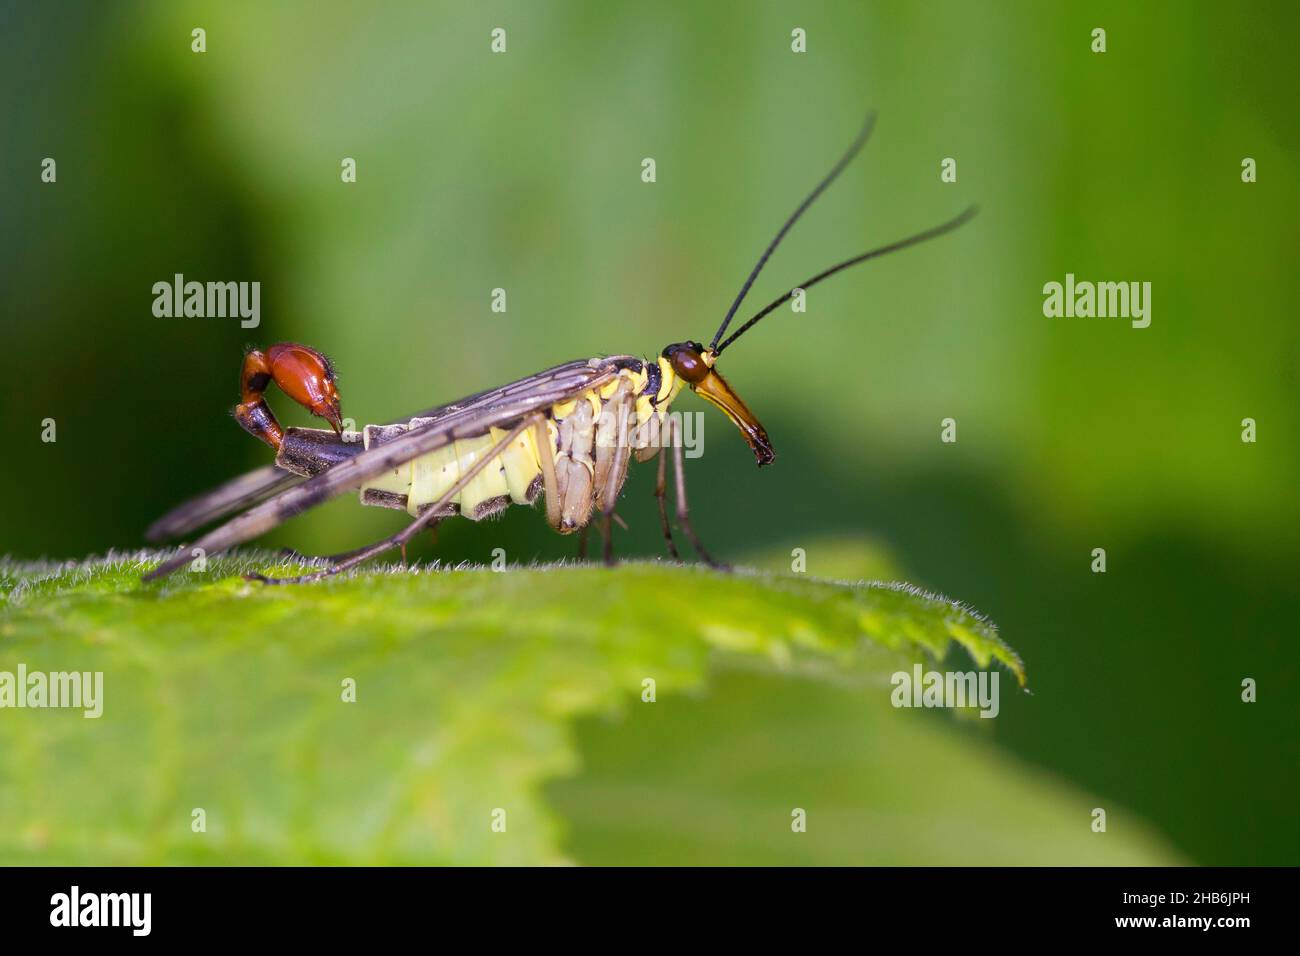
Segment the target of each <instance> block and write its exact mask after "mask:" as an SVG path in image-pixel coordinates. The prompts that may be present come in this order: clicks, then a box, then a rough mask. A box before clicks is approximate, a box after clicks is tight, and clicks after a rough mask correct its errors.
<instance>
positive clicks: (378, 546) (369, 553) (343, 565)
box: [245, 416, 545, 584]
mask: <svg viewBox="0 0 1300 956" xmlns="http://www.w3.org/2000/svg"><path fill="white" fill-rule="evenodd" d="M537 419H538V420H541V418H540V416H537ZM544 424H545V422H544V421H543V425H544ZM533 425H534V421H533V419H532V418H528V419H525V420H524V421H522V422H520V423H519V424H518V425H516V426H515V427H514V428H512V429H511V430H510V433H509V434H508V435H506V436H505V437H504V438H502V439H501V440H500V441H499V442H497V443H496V444H495V445H493V446H492V447H491V448H490V449H489V450H488V452H487V454H485V455H484V456H483V457H482V458H480V459H479V460H478V461H476V462H474V464H473V466H472V467H470V468H469V469H467V470H466V471H465V472H464V473H462V474H461V476H460V478H459V479H458V480H457V481H456V483H455V484H453V485H452V486H451V487H450V488H448V489H447V491H446V492H445V493H444V494H443V496H442V497H441V498H439V499H438V500H437V501H435V502H434V503H433V504H432V505H430V506H429V507H427V508H425V510H424V511H423V512H422V513H421V515H420V517H418V518H416V519H415V520H414V521H412V522H411V523H410V524H409V525H407V526H406V527H405V528H403V529H402V530H401V531H399V532H397V534H394V535H391V536H390V537H387V538H384V540H382V541H379V542H377V543H375V544H372V545H370V546H369V547H367V548H362V549H361V550H360V551H357V552H355V553H353V554H352V556H351V557H348V558H347V559H345V560H343V561H340V562H339V563H338V564H335V565H333V566H331V567H328V568H324V569H323V570H320V571H316V572H314V573H312V574H303V575H299V576H298V577H294V578H268V577H265V576H264V575H261V574H248V575H245V577H246V578H248V579H249V580H253V581H261V582H262V583H264V584H306V583H308V582H311V581H319V580H320V579H321V578H327V577H329V576H330V575H333V574H338V573H339V572H341V571H346V570H348V569H349V568H353V567H356V566H357V565H358V564H361V563H362V562H363V561H369V560H370V559H371V558H373V557H376V556H377V555H380V554H383V553H384V552H385V551H390V550H392V549H393V548H405V547H406V542H408V541H410V540H411V539H412V538H413V537H415V536H416V535H417V534H419V533H420V532H421V531H422V530H423V529H424V528H426V527H428V526H429V525H430V524H434V523H436V522H437V521H438V519H439V518H443V517H445V514H443V510H444V509H445V508H446V507H447V505H448V504H450V503H451V500H452V499H453V498H455V497H456V496H457V495H458V494H460V492H461V490H462V489H463V488H464V487H465V486H466V485H468V484H469V483H470V482H471V481H473V480H474V476H475V475H477V474H478V473H479V472H480V471H482V470H483V469H484V468H486V467H487V466H488V465H489V464H490V463H491V462H493V461H496V459H497V457H498V456H499V455H500V454H501V453H502V452H503V451H505V450H506V449H507V448H509V447H510V443H511V442H513V441H514V440H515V439H516V438H518V437H519V436H520V435H521V434H522V433H523V431H524V429H526V428H529V427H531V426H533Z"/></svg>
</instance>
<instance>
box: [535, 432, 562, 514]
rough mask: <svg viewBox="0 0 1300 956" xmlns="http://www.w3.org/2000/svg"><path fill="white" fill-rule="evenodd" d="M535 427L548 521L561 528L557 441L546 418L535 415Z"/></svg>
mask: <svg viewBox="0 0 1300 956" xmlns="http://www.w3.org/2000/svg"><path fill="white" fill-rule="evenodd" d="M530 424H531V425H532V427H533V444H535V445H536V446H537V457H538V458H539V459H540V461H539V462H538V464H540V465H541V466H542V493H543V494H544V495H545V497H546V523H547V524H549V525H550V526H551V527H552V528H555V529H557V530H558V529H559V527H560V522H561V521H562V520H563V517H564V516H563V514H562V512H561V510H560V507H561V504H562V502H561V501H560V482H559V479H558V478H556V477H555V450H554V449H555V443H554V442H552V441H551V433H550V432H549V431H548V430H547V428H546V419H545V418H543V417H542V416H541V415H534V416H533V417H532V419H531V421H530Z"/></svg>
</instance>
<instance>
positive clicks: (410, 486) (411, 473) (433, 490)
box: [361, 418, 542, 521]
mask: <svg viewBox="0 0 1300 956" xmlns="http://www.w3.org/2000/svg"><path fill="white" fill-rule="evenodd" d="M431 420H432V419H428V418H413V419H411V420H410V421H409V422H407V423H405V424H402V425H367V426H366V428H365V431H364V433H363V436H364V441H365V447H366V448H367V449H370V448H372V447H374V446H376V445H382V444H384V443H385V442H387V441H391V440H392V439H394V438H396V437H397V436H398V435H401V434H404V433H405V432H407V431H410V430H411V429H414V428H420V427H422V426H424V425H427V424H428V423H429V422H430V421H431ZM508 434H509V431H503V430H501V429H499V428H493V429H490V430H489V431H488V433H487V434H484V435H480V436H478V437H476V438H458V439H457V440H456V441H454V442H452V443H451V444H449V445H447V446H446V447H443V448H439V449H438V450H437V451H433V452H429V454H427V455H421V456H420V457H419V458H415V459H412V460H411V461H408V462H406V463H404V464H402V465H400V466H399V467H397V468H395V469H393V470H392V471H390V472H388V473H387V474H385V475H382V476H380V477H378V478H375V479H374V480H373V481H371V482H369V483H367V484H365V485H363V486H362V488H361V503H362V504H367V505H378V506H380V507H386V508H402V509H404V510H405V511H406V512H407V513H408V514H410V515H420V514H422V513H423V511H424V510H425V509H426V508H428V507H429V506H430V505H432V504H434V503H435V502H436V501H438V499H440V498H441V497H442V496H443V495H445V494H446V493H447V492H448V491H450V490H451V487H452V485H454V484H455V483H456V482H457V481H459V480H460V476H461V475H462V474H464V473H466V472H467V471H469V470H470V469H471V468H473V466H474V465H475V464H476V463H477V462H478V461H479V460H480V459H481V458H482V456H484V455H486V454H487V453H488V452H490V451H491V450H492V448H493V447H494V446H495V445H496V444H497V443H498V442H499V441H501V440H502V439H503V438H505V437H506V435H508ZM541 491H542V469H541V464H540V463H539V459H538V457H537V445H536V442H535V441H534V440H533V433H532V430H531V429H527V430H525V431H523V432H520V433H519V434H518V435H517V436H515V439H514V441H513V442H511V443H510V445H508V446H507V447H506V449H505V450H504V451H502V452H501V453H500V454H499V455H498V456H497V457H496V458H495V459H494V460H493V461H491V462H489V463H488V464H487V465H486V466H485V467H484V468H483V469H482V470H481V471H480V472H479V473H478V474H477V475H475V476H474V477H473V478H471V479H470V481H469V483H468V484H467V485H465V487H464V488H462V489H461V490H460V491H459V492H458V493H457V494H456V495H455V496H454V497H453V498H452V499H451V502H450V503H449V505H448V506H447V508H446V509H445V510H446V513H447V514H455V513H457V512H459V513H460V514H463V515H464V516H465V517H467V518H470V519H472V520H474V521H479V520H481V519H483V518H486V517H489V516H491V515H494V514H496V513H497V512H499V511H502V510H504V509H505V508H507V507H508V506H509V505H510V504H511V502H513V503H515V504H520V505H531V504H532V503H533V502H534V501H536V500H537V496H538V495H539V494H541Z"/></svg>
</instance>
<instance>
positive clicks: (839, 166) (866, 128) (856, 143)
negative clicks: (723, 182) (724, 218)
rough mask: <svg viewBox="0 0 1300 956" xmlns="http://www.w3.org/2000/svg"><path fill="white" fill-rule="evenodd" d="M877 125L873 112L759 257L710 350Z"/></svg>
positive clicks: (719, 328)
mask: <svg viewBox="0 0 1300 956" xmlns="http://www.w3.org/2000/svg"><path fill="white" fill-rule="evenodd" d="M875 125H876V111H875V110H872V111H871V112H870V113H868V114H867V118H866V120H865V121H864V122H863V124H862V129H861V130H860V131H859V132H858V135H857V138H856V139H854V140H853V145H852V146H850V147H849V149H848V152H846V153H845V154H844V155H843V156H842V157H841V158H840V161H839V162H838V163H836V164H835V167H834V168H833V169H832V170H831V171H830V172H829V173H827V174H826V178H825V179H823V180H822V181H821V182H819V183H818V184H817V188H816V189H814V190H813V191H812V192H811V193H809V194H808V198H807V199H805V200H804V201H803V202H801V203H800V204H799V208H798V209H796V210H795V211H794V213H793V214H792V215H791V216H790V218H789V219H787V220H786V221H785V225H783V226H782V227H781V231H780V232H778V233H777V234H776V238H775V239H773V240H772V241H771V243H769V244H768V247H767V248H766V249H764V250H763V254H762V255H761V256H759V257H758V263H757V264H756V265H755V266H754V270H753V271H752V272H750V274H749V278H748V279H746V280H745V284H744V285H743V286H741V287H740V294H739V295H737V296H736V301H735V302H733V303H731V308H730V309H728V310H727V317H726V318H725V319H723V320H722V325H720V326H718V331H717V332H716V333H714V336H713V341H712V342H710V343H709V349H710V350H712V351H714V352H717V351H719V349H717V348H715V346H716V345H717V344H718V339H720V338H722V334H723V333H724V332H726V331H727V326H728V325H730V324H731V317H732V316H734V315H735V314H736V310H737V309H739V308H740V303H741V302H743V301H744V300H745V296H746V295H747V294H748V293H749V287H750V286H752V285H753V284H754V280H755V279H757V278H758V274H759V273H760V272H762V271H763V266H765V265H767V260H768V257H769V256H771V255H772V252H773V251H774V250H775V249H776V247H777V246H778V245H780V244H781V240H782V239H784V238H785V234H786V233H787V232H789V231H790V227H791V226H793V225H794V224H795V223H796V222H798V220H799V217H800V216H802V215H803V214H804V211H805V210H806V209H807V208H808V207H809V206H811V205H812V204H813V201H814V200H815V199H816V198H817V197H818V196H820V195H821V194H822V193H823V192H824V191H825V189H826V187H827V186H829V185H830V184H831V183H833V182H835V177H836V176H838V175H839V174H840V173H842V172H843V171H844V167H845V166H847V165H848V164H849V162H850V161H852V159H853V157H854V156H856V155H858V150H860V149H862V147H863V146H864V145H866V142H867V139H868V138H870V136H871V130H872V129H873V128H874V127H875ZM733 338H734V336H733Z"/></svg>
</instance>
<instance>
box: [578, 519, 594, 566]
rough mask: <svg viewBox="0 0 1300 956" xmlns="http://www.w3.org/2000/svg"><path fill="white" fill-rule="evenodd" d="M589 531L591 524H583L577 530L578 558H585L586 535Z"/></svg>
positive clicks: (583, 559)
mask: <svg viewBox="0 0 1300 956" xmlns="http://www.w3.org/2000/svg"><path fill="white" fill-rule="evenodd" d="M590 533H591V525H587V526H585V527H584V528H583V529H582V530H581V531H580V532H578V560H579V561H586V560H587V535H589V534H590Z"/></svg>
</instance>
